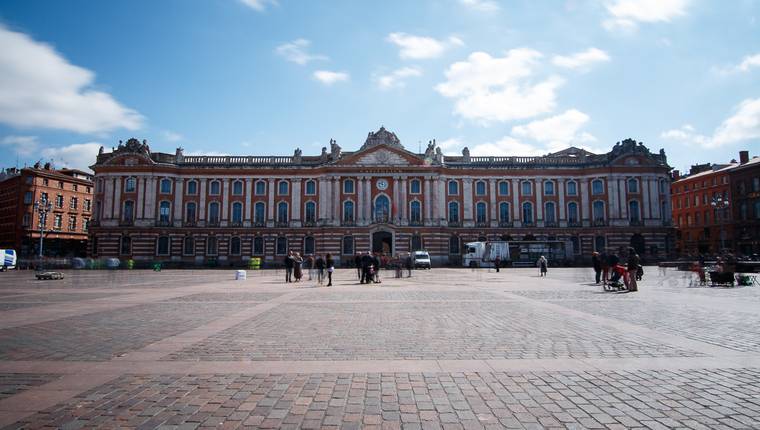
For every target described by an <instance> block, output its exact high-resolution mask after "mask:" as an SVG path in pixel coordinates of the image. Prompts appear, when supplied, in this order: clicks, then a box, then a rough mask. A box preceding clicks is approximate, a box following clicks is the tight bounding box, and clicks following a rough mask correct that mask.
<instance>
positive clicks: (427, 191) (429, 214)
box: [422, 177, 433, 226]
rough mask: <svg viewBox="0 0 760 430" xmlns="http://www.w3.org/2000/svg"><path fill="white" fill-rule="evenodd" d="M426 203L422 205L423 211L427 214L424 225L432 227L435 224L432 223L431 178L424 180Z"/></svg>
mask: <svg viewBox="0 0 760 430" xmlns="http://www.w3.org/2000/svg"><path fill="white" fill-rule="evenodd" d="M424 181H425V183H424V202H423V203H422V210H423V212H424V213H425V215H424V219H423V223H424V225H426V226H430V225H432V224H433V222H432V219H431V217H432V211H431V209H432V206H433V204H432V202H431V200H432V199H431V194H432V183H431V179H430V178H427V177H426V178H425V179H424Z"/></svg>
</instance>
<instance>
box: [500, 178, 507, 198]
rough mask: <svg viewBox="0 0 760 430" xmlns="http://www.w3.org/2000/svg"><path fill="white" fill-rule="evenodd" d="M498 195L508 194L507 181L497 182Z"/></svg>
mask: <svg viewBox="0 0 760 430" xmlns="http://www.w3.org/2000/svg"><path fill="white" fill-rule="evenodd" d="M499 195H500V196H508V195H509V182H507V181H501V182H499Z"/></svg>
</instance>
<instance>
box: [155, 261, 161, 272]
mask: <svg viewBox="0 0 760 430" xmlns="http://www.w3.org/2000/svg"><path fill="white" fill-rule="evenodd" d="M153 271H154V272H160V271H161V263H153Z"/></svg>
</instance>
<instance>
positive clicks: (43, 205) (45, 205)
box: [34, 199, 53, 263]
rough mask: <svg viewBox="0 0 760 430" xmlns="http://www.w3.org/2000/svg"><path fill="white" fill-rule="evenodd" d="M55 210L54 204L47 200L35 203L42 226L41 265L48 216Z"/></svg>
mask: <svg viewBox="0 0 760 430" xmlns="http://www.w3.org/2000/svg"><path fill="white" fill-rule="evenodd" d="M52 210H53V204H52V203H50V201H48V200H47V199H40V200H38V201H37V202H35V203H34V211H35V212H37V213H38V214H39V221H40V222H39V226H40V263H41V262H42V243H43V240H44V238H45V227H47V225H46V224H47V214H48V213H49V212H50V211H52Z"/></svg>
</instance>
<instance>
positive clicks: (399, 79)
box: [377, 66, 422, 90]
mask: <svg viewBox="0 0 760 430" xmlns="http://www.w3.org/2000/svg"><path fill="white" fill-rule="evenodd" d="M415 76H422V69H420V68H419V67H416V66H412V67H402V68H400V69H396V70H394V71H392V72H391V73H389V74H387V75H380V76H378V77H377V85H378V86H379V87H380V89H383V90H388V89H391V88H402V87H404V85H406V82H405V80H406V78H410V77H415Z"/></svg>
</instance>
